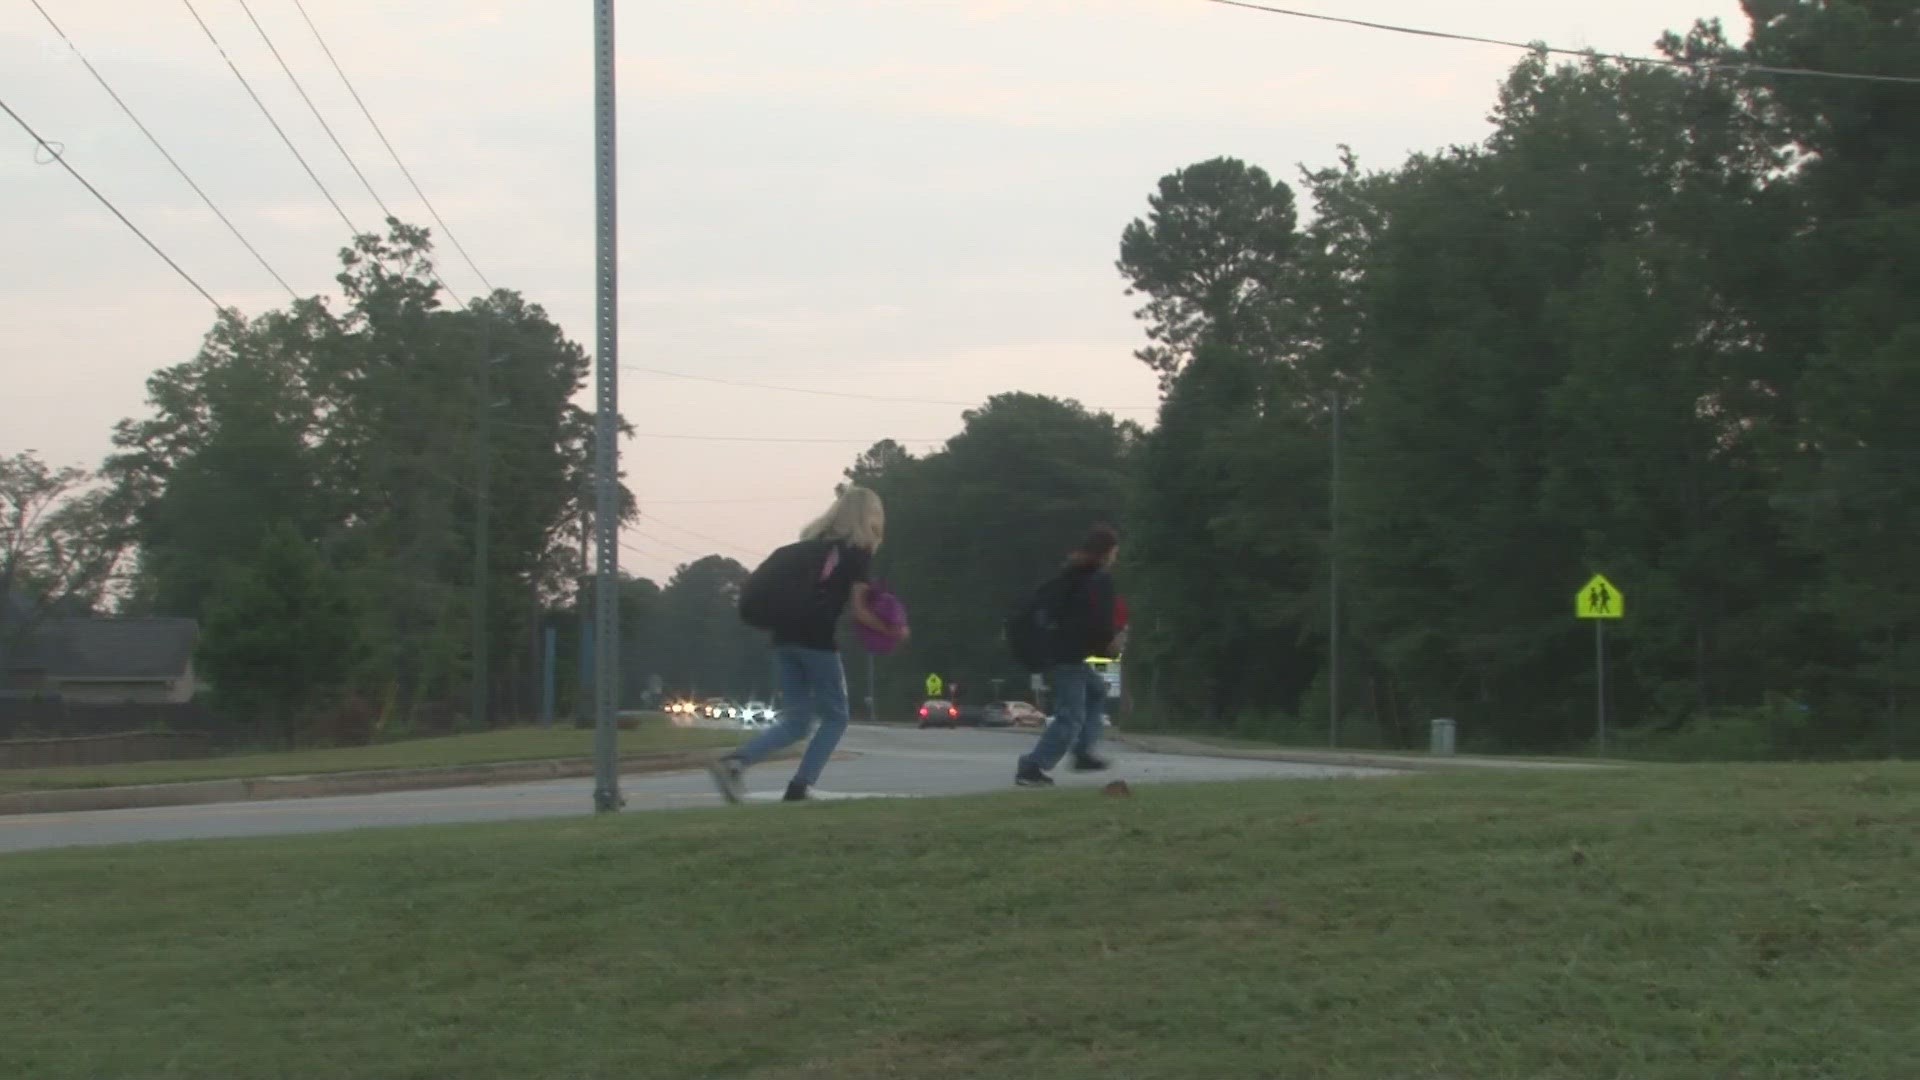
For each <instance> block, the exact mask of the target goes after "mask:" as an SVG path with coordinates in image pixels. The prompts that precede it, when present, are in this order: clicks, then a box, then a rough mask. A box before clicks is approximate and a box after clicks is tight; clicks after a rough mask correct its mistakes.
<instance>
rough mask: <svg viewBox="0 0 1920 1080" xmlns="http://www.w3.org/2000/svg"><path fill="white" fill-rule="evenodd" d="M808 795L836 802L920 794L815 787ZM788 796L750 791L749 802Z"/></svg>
mask: <svg viewBox="0 0 1920 1080" xmlns="http://www.w3.org/2000/svg"><path fill="white" fill-rule="evenodd" d="M807 797H808V798H810V799H815V800H817V801H819V802H834V801H836V800H839V799H918V798H922V796H919V795H895V794H891V793H888V792H882V791H822V790H820V789H819V788H814V789H813V790H812V791H810V792H808V793H807ZM784 798H786V792H785V791H749V792H747V801H748V802H779V801H780V800H781V799H784Z"/></svg>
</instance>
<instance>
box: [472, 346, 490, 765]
mask: <svg viewBox="0 0 1920 1080" xmlns="http://www.w3.org/2000/svg"><path fill="white" fill-rule="evenodd" d="M488 317H490V316H486V315H483V316H482V318H488ZM489 336H491V335H489ZM492 372H493V357H491V356H489V355H487V348H486V346H485V345H484V344H483V345H482V347H481V349H480V378H479V383H480V387H479V389H480V397H479V400H478V402H477V403H476V406H477V408H478V409H479V410H480V412H479V415H478V416H477V417H475V418H474V424H473V432H474V434H473V469H474V474H475V475H474V480H473V498H474V512H473V724H474V726H475V727H477V728H480V729H483V730H484V729H485V728H486V727H487V682H488V673H487V586H488V584H489V578H490V577H491V569H492V568H491V566H490V563H491V562H492V559H491V557H490V556H489V554H488V548H487V543H488V540H489V536H488V534H489V532H490V531H491V529H492V525H491V521H490V519H491V517H492V511H493V505H492V504H493V430H492V429H493V379H492Z"/></svg>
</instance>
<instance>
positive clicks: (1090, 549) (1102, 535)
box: [1067, 525, 1120, 567]
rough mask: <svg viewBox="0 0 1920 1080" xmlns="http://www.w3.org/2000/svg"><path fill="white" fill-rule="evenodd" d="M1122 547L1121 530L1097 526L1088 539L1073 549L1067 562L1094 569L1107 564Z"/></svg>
mask: <svg viewBox="0 0 1920 1080" xmlns="http://www.w3.org/2000/svg"><path fill="white" fill-rule="evenodd" d="M1119 546H1120V530H1119V529H1116V528H1114V527H1113V526H1111V525H1095V526H1094V527H1093V528H1092V529H1090V530H1089V531H1088V532H1087V538H1086V539H1085V540H1082V541H1080V546H1079V547H1077V548H1074V549H1073V554H1072V555H1071V556H1069V557H1068V559H1067V562H1068V563H1069V564H1071V565H1073V566H1082V567H1093V566H1100V565H1103V564H1105V563H1106V561H1107V556H1109V555H1112V554H1113V549H1114V548H1117V547H1119Z"/></svg>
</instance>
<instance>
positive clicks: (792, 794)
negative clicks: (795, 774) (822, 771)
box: [780, 783, 813, 802]
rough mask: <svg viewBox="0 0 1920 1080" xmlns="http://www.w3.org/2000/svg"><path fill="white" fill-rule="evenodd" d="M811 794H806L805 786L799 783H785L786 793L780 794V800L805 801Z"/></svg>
mask: <svg viewBox="0 0 1920 1080" xmlns="http://www.w3.org/2000/svg"><path fill="white" fill-rule="evenodd" d="M812 798H813V796H811V795H808V794H807V786H806V785H805V784H801V783H792V784H788V785H787V793H786V794H785V795H783V796H781V798H780V801H781V802H807V801H809V800H811V799H812Z"/></svg>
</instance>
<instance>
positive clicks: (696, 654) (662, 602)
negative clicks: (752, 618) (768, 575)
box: [658, 555, 773, 694]
mask: <svg viewBox="0 0 1920 1080" xmlns="http://www.w3.org/2000/svg"><path fill="white" fill-rule="evenodd" d="M748 573H749V571H748V570H747V568H746V567H744V566H742V565H740V564H739V563H738V562H735V561H734V560H732V559H729V558H726V557H725V556H721V555H709V556H707V557H705V558H703V559H697V560H695V561H693V562H691V563H687V564H686V565H684V566H682V567H680V568H679V569H678V570H676V571H675V572H674V575H673V577H672V578H670V579H669V580H668V581H667V584H666V587H665V588H664V589H662V590H661V591H660V599H659V604H658V610H659V617H660V620H661V625H662V627H663V630H664V633H663V638H664V640H663V642H662V648H661V652H660V665H661V668H662V671H663V674H664V675H665V678H666V681H667V684H668V685H669V686H670V687H673V688H674V689H677V690H681V691H684V692H688V693H700V694H741V693H749V692H754V691H757V690H760V689H761V688H766V689H769V690H770V689H771V687H770V685H769V684H770V682H771V680H772V670H773V669H772V665H771V663H770V662H769V660H768V659H767V655H766V644H765V642H764V641H762V640H761V638H760V636H759V635H758V634H756V633H755V632H754V631H753V630H751V629H749V628H748V627H747V625H746V624H745V623H742V622H741V621H740V616H739V614H738V611H739V603H740V589H741V587H742V586H743V585H745V584H746V581H747V575H748Z"/></svg>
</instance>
